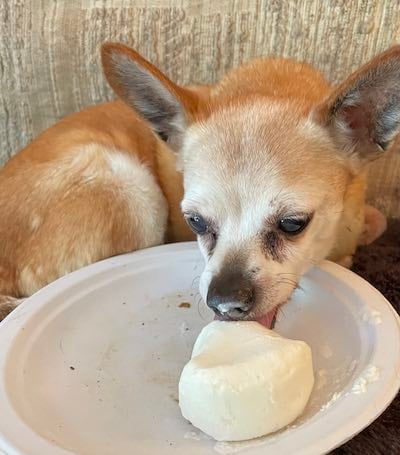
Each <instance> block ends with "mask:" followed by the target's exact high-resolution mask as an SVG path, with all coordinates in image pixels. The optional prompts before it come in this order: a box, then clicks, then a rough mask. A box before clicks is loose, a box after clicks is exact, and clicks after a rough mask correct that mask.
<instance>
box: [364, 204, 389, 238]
mask: <svg viewBox="0 0 400 455" xmlns="http://www.w3.org/2000/svg"><path fill="white" fill-rule="evenodd" d="M386 226H387V222H386V217H385V215H384V214H383V213H382V212H381V211H379V210H378V209H376V208H375V207H372V205H366V206H365V220H364V229H363V231H362V233H361V235H360V238H359V239H358V244H359V245H369V244H370V243H372V242H373V241H374V240H376V239H377V238H378V237H380V236H381V235H382V234H383V233H384V232H385V230H386Z"/></svg>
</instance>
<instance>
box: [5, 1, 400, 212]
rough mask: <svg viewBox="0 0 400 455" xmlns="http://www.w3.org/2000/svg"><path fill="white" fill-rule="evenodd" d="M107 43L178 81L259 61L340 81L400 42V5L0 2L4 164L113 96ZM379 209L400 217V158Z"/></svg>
mask: <svg viewBox="0 0 400 455" xmlns="http://www.w3.org/2000/svg"><path fill="white" fill-rule="evenodd" d="M105 40H118V41H124V42H126V43H129V44H130V45H132V46H134V47H135V48H136V49H138V50H139V51H140V52H141V53H143V54H144V55H145V56H146V57H147V58H149V59H150V60H151V61H152V62H153V63H155V64H156V65H159V66H160V67H161V68H163V69H164V70H165V71H166V72H167V73H168V74H169V76H170V77H171V78H172V79H174V80H176V81H178V82H181V83H188V82H212V81H215V80H217V79H218V78H219V77H221V76H222V75H223V74H224V73H225V72H226V71H227V70H228V69H229V68H231V67H233V66H237V65H239V64H240V63H242V62H245V61H247V60H249V59H250V58H253V57H256V56H262V55H271V54H274V55H282V56H291V57H295V58H298V59H304V60H306V61H308V62H310V63H313V64H315V65H317V66H318V67H319V68H320V69H321V70H322V71H323V72H324V73H325V74H326V76H327V77H328V78H329V79H330V80H332V81H338V80H340V79H341V78H342V77H344V76H345V75H346V74H347V73H349V72H350V71H351V70H353V69H355V68H357V67H358V66H359V65H360V64H361V63H362V62H364V61H365V60H367V59H368V58H370V57H372V56H373V55H374V54H375V53H377V52H379V51H381V50H383V49H385V48H386V47H388V46H389V45H391V44H393V43H395V42H396V41H397V42H400V7H399V2H398V0H376V1H374V0H319V1H314V0H304V1H294V0H292V1H287V0H286V1H280V0H270V1H267V0H247V1H244V0H243V1H241V0H232V1H229V0H223V1H218V0H206V1H200V0H164V1H163V0H154V1H145V0H137V1H135V0H129V1H128V0H0V163H3V162H4V161H5V160H6V159H7V157H9V156H11V154H13V153H16V152H17V151H18V149H19V148H21V147H22V146H24V145H25V144H26V143H27V142H28V141H29V140H31V139H32V138H33V137H34V136H35V135H37V134H38V133H39V132H40V131H42V130H43V129H44V128H46V127H48V126H49V125H51V124H52V123H54V121H55V120H57V119H59V118H61V117H62V116H64V115H66V114H68V113H70V112H73V111H76V110H79V109H82V108H83V107H85V106H86V105H89V104H93V103H97V102H99V101H102V100H104V99H106V98H108V97H110V96H111V94H110V92H109V90H108V88H107V87H106V85H105V82H104V79H103V77H102V74H101V70H100V66H99V52H98V49H99V45H100V43H102V42H103V41H105ZM370 194H371V197H372V198H373V199H374V201H375V203H376V205H377V206H378V207H380V208H382V209H384V210H385V211H386V213H390V214H392V215H396V216H400V153H399V152H397V154H394V153H393V154H392V156H391V157H389V158H387V159H386V160H385V161H382V162H380V163H376V164H375V165H374V168H373V173H372V179H371V185H370Z"/></svg>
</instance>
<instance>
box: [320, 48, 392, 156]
mask: <svg viewBox="0 0 400 455" xmlns="http://www.w3.org/2000/svg"><path fill="white" fill-rule="evenodd" d="M316 114H317V119H318V120H319V122H320V123H322V124H323V125H324V126H326V127H328V128H329V129H330V131H331V134H332V135H333V136H334V138H335V139H336V140H338V141H339V144H340V146H341V147H343V148H344V149H345V150H346V151H347V152H348V153H350V154H352V155H356V156H357V157H359V158H360V159H361V161H362V162H367V161H371V160H373V159H375V158H377V157H378V156H380V155H381V154H382V153H383V151H384V150H386V149H387V148H388V147H389V145H390V144H391V142H392V140H393V139H394V138H395V136H396V134H397V133H398V132H399V129H400V46H395V47H393V48H391V49H389V50H387V51H386V52H384V53H383V54H380V55H378V56H377V57H375V58H374V59H373V60H372V61H370V62H369V63H367V64H366V65H364V66H363V67H361V69H360V70H359V71H357V72H355V73H354V74H353V75H352V76H350V77H349V78H348V79H347V80H346V81H344V82H343V83H342V84H341V85H339V86H338V87H337V89H336V90H335V91H334V92H333V93H332V95H331V96H330V97H329V98H328V100H327V101H326V102H325V103H324V104H323V105H321V106H320V107H319V108H318V109H317V112H316Z"/></svg>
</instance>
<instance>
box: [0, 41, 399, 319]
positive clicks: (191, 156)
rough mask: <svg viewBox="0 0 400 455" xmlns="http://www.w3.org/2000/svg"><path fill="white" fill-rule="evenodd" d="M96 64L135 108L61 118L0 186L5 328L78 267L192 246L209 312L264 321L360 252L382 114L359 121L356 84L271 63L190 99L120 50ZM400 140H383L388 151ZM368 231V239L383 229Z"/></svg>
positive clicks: (109, 50)
mask: <svg viewBox="0 0 400 455" xmlns="http://www.w3.org/2000/svg"><path fill="white" fill-rule="evenodd" d="M397 53H398V51H397ZM397 53H396V54H395V56H394V57H395V58H394V60H395V61H396V62H397V64H398V55H397ZM383 61H386V60H385V59H384V60H383ZM391 62H392V60H391ZM103 63H104V67H105V74H106V76H107V79H108V81H109V82H110V84H111V86H112V87H113V88H114V90H115V92H116V93H117V94H118V95H119V97H120V98H122V99H123V100H124V101H125V103H126V104H124V103H123V102H121V101H115V102H111V103H106V104H103V105H100V106H96V107H93V108H90V109H87V110H85V111H82V112H80V113H78V114H75V115H73V116H70V117H67V118H66V119H64V120H62V121H61V122H59V123H58V124H56V125H55V126H53V127H52V128H50V129H49V130H47V131H46V132H44V133H43V134H42V135H41V136H39V137H38V138H37V139H36V140H35V141H34V142H32V143H31V144H30V145H28V146H27V147H26V148H25V149H24V150H23V151H21V152H20V153H19V154H17V155H16V156H15V157H14V158H12V159H11V160H10V161H9V163H7V165H6V166H5V167H4V169H3V170H2V171H1V173H0V220H1V221H0V295H1V296H2V297H0V302H2V307H0V317H1V308H2V309H3V316H4V315H5V314H6V312H8V311H9V310H10V309H12V308H13V307H14V306H15V305H16V304H17V303H18V301H17V300H14V299H15V298H17V299H20V298H24V297H26V296H29V295H31V294H32V293H34V292H35V291H37V290H38V289H40V288H41V287H43V286H44V285H46V284H47V283H49V282H51V281H53V280H55V279H56V278H58V277H60V276H62V275H64V274H66V273H68V272H71V271H73V270H75V269H78V268H80V267H82V266H84V265H87V264H90V263H92V262H95V261H98V260H100V259H103V258H106V257H110V256H113V255H116V254H121V253H125V252H130V251H134V250H136V249H140V248H146V247H149V246H153V245H157V244H161V243H163V242H165V241H183V240H190V239H193V238H195V235H196V236H197V238H198V240H199V245H200V248H201V250H202V252H203V254H204V257H205V259H206V268H205V271H204V273H203V275H202V279H201V286H200V288H201V292H202V295H203V297H204V299H205V300H206V301H207V303H208V304H209V306H211V307H212V308H213V309H214V310H215V311H216V313H217V314H218V315H219V316H221V317H223V318H227V319H259V320H262V319H263V318H264V319H265V317H266V318H267V319H269V320H270V319H271V313H272V312H273V311H275V310H276V308H277V307H278V306H279V305H280V304H282V303H284V302H285V301H286V300H287V299H288V298H289V296H290V294H291V292H292V291H293V289H294V288H295V287H296V286H297V283H298V280H299V278H300V277H301V275H302V274H303V273H304V272H305V271H306V270H307V269H308V268H309V267H310V266H311V265H312V264H315V263H317V262H318V261H320V260H321V259H323V258H326V257H329V258H331V259H333V260H337V261H340V260H342V259H343V258H346V257H348V256H351V255H352V254H353V253H354V251H355V248H356V245H357V242H359V239H360V236H362V230H363V227H364V208H365V202H364V197H365V174H366V167H365V163H366V162H367V161H368V160H369V159H370V155H371V156H372V155H373V156H375V155H376V147H374V146H372V145H371V144H369V143H368V138H364V137H362V136H361V134H362V133H363V131H364V129H365V125H364V124H362V125H361V126H359V125H358V123H360V122H361V123H362V121H365V122H366V121H367V120H370V121H371V122H372V121H375V118H374V117H373V114H372V113H371V115H370V116H369V117H370V118H367V119H364V118H363V117H362V116H356V117H357V118H356V119H355V120H354V121H353V119H352V117H351V115H352V114H353V113H352V111H353V110H354V109H353V107H354V106H356V107H357V106H358V104H357V102H358V101H359V100H361V101H363V96H364V97H365V96H366V95H365V93H364V91H365V90H364V86H363V85H362V84H361V86H360V84H359V85H357V83H359V80H360V77H358V79H357V77H354V76H353V79H351V78H350V80H349V82H347V85H344V86H341V87H339V88H338V89H337V90H336V91H334V90H333V89H332V88H331V87H330V86H329V84H328V83H327V82H326V81H325V80H324V78H323V77H322V76H321V74H320V73H319V72H318V71H316V70H315V69H313V68H311V67H310V66H308V65H306V64H302V63H297V62H294V61H291V60H284V59H262V60H256V61H254V62H251V63H249V64H248V65H245V66H243V67H241V68H239V69H237V70H233V71H232V72H231V73H229V74H228V75H227V76H226V77H225V78H224V79H223V80H222V81H221V82H220V83H219V84H217V85H215V86H202V87H188V88H183V87H179V86H177V85H176V84H174V83H173V82H171V81H170V80H169V79H168V78H167V77H166V76H165V75H163V74H162V73H161V72H160V71H158V70H157V69H156V68H155V67H153V66H152V65H151V64H150V63H148V62H147V61H146V60H144V59H143V58H142V57H141V56H140V55H139V54H137V53H136V52H134V51H132V50H130V49H129V48H126V47H125V46H122V45H113V44H110V45H106V46H105V47H104V49H103ZM376 65H379V62H376V63H375V66H376ZM373 68H374V67H373ZM395 69H396V68H395ZM388 71H389V70H388ZM393 71H394V70H393ZM363 75H365V72H364V73H362V74H361V79H362V77H363ZM378 76H379V74H378ZM378 76H376V77H377V78H378ZM384 76H385V75H384ZM393 78H394V75H392V73H390V74H388V75H387V77H386V79H387V80H388V81H389V82H388V84H389V85H390V88H392V92H395V93H396V94H397V95H398V91H397V90H398V85H396V84H397V82H396V83H395V82H393ZM378 79H379V81H378V82H379V84H380V86H382V85H383V84H384V81H382V75H381V76H380V78H378ZM396 81H397V80H396ZM371 84H372V82H371ZM379 84H378V85H379ZM372 85H373V84H372ZM394 86H395V87H394ZM346 90H347V91H349V90H353V92H354V93H353V92H352V93H351V97H352V99H351V103H355V104H351V103H350V101H349V102H347V101H348V100H347V98H346V97H350V95H349V94H348V93H347V92H346ZM357 90H358V92H359V93H358V92H357ZM373 90H374V89H372V91H373ZM392 92H390V93H392ZM356 95H357V96H358V97H359V98H358V99H356V98H357V96H356ZM397 95H396V96H397ZM341 97H342V101H341V102H342V105H341V106H339V107H338V103H339V101H338V100H340V99H341ZM335 103H336V104H335ZM369 104H371V103H369ZM128 106H130V107H132V108H133V109H134V110H136V111H137V112H138V113H139V114H140V115H141V117H143V118H144V119H145V120H142V118H141V117H140V116H139V115H137V114H136V113H134V111H133V110H132V109H130V107H128ZM382 106H383V104H382ZM341 108H346V111H345V112H342V111H341V110H340V109H341ZM335 109H336V110H335ZM363 109H364V108H363ZM370 109H372V107H371V106H370ZM356 113H357V114H358V111H357V112H356ZM361 117H362V118H361ZM367 117H368V116H367ZM392 117H393V115H392ZM388 122H389V121H388V120H387V119H386V123H388ZM383 123H384V122H383ZM397 128H398V121H397V120H396V121H394V122H392V125H387V127H386V126H385V125H383V126H382V132H381V135H382V138H379V140H381V142H382V144H381V145H382V148H383V146H385V148H386V146H387V144H388V143H389V142H390V140H391V139H392V137H393V135H394V133H395V132H397ZM349 130H351V131H350V133H349ZM389 130H390V131H389ZM155 133H156V134H155ZM353 133H354V134H353ZM353 136H354V137H353ZM383 136H384V137H383ZM372 139H373V141H372V142H376V138H375V137H374V138H372ZM361 142H362V145H363V147H364V148H363V151H360V150H359V146H360V144H361ZM383 143H384V144H383ZM368 148H370V149H371V150H370V153H367V152H368ZM364 152H365V154H366V155H367V157H364V155H363V154H364ZM181 171H183V177H182V172H181ZM181 205H182V210H183V213H184V216H185V218H186V221H187V223H188V225H189V226H190V228H191V230H190V229H189V228H188V225H187V224H186V223H185V221H184V218H183V217H182V215H181ZM378 218H379V217H378ZM380 221H382V220H380ZM371 225H373V228H372V229H369V231H368V236H369V237H368V239H367V240H371V239H372V238H374V237H375V236H376V235H378V234H379V233H380V231H381V230H382V222H380V223H375V221H374V222H373V223H371ZM192 231H193V232H194V234H193V233H192ZM364 240H365V239H364Z"/></svg>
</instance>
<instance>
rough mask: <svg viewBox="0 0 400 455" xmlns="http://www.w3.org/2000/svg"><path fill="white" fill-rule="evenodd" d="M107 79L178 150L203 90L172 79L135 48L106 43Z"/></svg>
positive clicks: (103, 47)
mask: <svg viewBox="0 0 400 455" xmlns="http://www.w3.org/2000/svg"><path fill="white" fill-rule="evenodd" d="M101 56H102V63H103V69H104V74H105V76H106V79H107V81H108V83H109V84H110V86H111V87H112V89H113V90H114V92H115V93H116V94H117V95H118V96H119V97H120V98H121V99H122V100H123V101H124V102H125V103H126V104H128V105H129V106H131V107H132V108H133V109H134V110H136V111H137V112H138V113H139V114H140V115H142V116H143V117H144V118H145V119H146V120H147V121H148V122H149V123H150V125H151V126H152V128H153V129H154V131H155V132H156V133H157V134H158V135H159V136H160V137H161V139H163V140H164V141H167V142H168V143H170V145H171V146H172V147H173V148H175V149H178V148H179V144H180V138H181V136H182V133H183V131H184V130H185V128H186V126H187V125H188V124H189V123H190V122H191V121H192V119H193V117H194V116H195V114H196V112H197V111H198V110H199V104H200V93H199V94H198V93H197V92H196V91H195V90H190V89H188V88H184V87H181V86H179V85H177V84H175V83H174V82H172V81H171V80H170V79H168V77H167V76H166V75H165V74H163V73H162V72H161V71H160V70H159V69H158V68H156V67H155V66H154V65H152V64H151V63H150V62H148V61H147V60H146V59H144V58H143V57H142V56H141V55H140V54H138V53H137V52H136V51H134V50H133V49H131V48H129V47H127V46H125V45H123V44H119V43H106V44H104V45H103V46H102V49H101Z"/></svg>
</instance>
